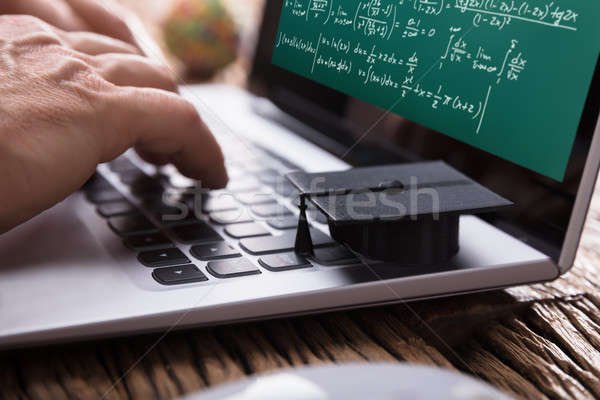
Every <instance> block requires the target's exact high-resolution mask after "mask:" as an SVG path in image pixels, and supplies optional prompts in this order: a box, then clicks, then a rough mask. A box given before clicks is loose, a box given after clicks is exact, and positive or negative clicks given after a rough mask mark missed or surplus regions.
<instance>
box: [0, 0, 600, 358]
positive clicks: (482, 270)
mask: <svg viewBox="0 0 600 400" xmlns="http://www.w3.org/2000/svg"><path fill="white" fill-rule="evenodd" d="M333 3H337V2H333V1H332V2H329V1H327V0H322V1H295V2H290V1H285V2H284V1H282V0H273V1H269V2H267V7H266V9H265V13H264V19H263V23H262V28H261V32H260V35H259V39H258V46H257V49H256V54H255V57H254V65H253V69H252V76H251V85H250V90H247V91H245V90H241V89H239V88H235V87H230V86H224V85H207V86H185V87H182V94H183V95H184V96H185V97H186V98H187V99H189V101H191V102H192V103H193V104H195V105H196V106H197V108H198V111H199V113H200V114H201V115H202V117H203V118H204V119H205V120H206V122H207V124H208V125H209V126H210V127H211V129H212V131H213V132H214V133H215V134H216V135H217V137H218V140H219V141H220V143H221V144H222V146H223V149H224V152H225V155H226V158H227V165H228V169H229V174H230V177H231V182H230V185H229V187H228V188H227V189H226V190H223V191H218V192H212V193H206V192H204V191H202V190H201V188H199V185H198V184H197V183H196V182H192V181H189V180H188V179H186V178H184V177H183V176H181V175H179V174H178V173H177V172H176V171H175V170H173V169H171V168H168V167H166V168H161V169H156V168H155V167H153V166H151V165H148V164H145V163H144V162H142V161H141V160H140V159H139V158H138V157H136V155H135V154H134V153H131V152H130V153H127V154H125V155H123V156H121V157H120V158H118V159H117V160H115V161H113V162H110V163H107V164H105V165H100V166H99V167H98V170H97V173H96V175H95V176H94V177H92V178H91V179H90V181H89V182H88V183H87V184H86V185H85V187H84V188H82V190H80V191H79V192H77V193H75V194H73V195H72V196H71V197H69V198H68V199H66V200H65V201H63V202H62V203H61V204H59V205H57V206H56V207H54V208H52V209H50V210H48V211H47V212H45V213H43V214H42V215H40V216H38V217H36V218H34V219H33V220H31V221H29V222H27V223H26V224H24V225H22V226H20V227H17V228H16V229H14V230H12V231H11V232H9V233H7V234H4V235H2V236H0V265H1V266H0V346H1V347H2V348H8V347H20V346H30V345H37V344H44V343H54V342H63V341H71V340H83V339H90V338H98V337H107V336H117V335H132V334H137V333H142V332H153V331H164V330H167V329H182V328H186V327H200V326H209V325H216V324H226V323H234V322H240V321H249V320H256V319H264V318H279V317H287V316H293V315H299V314H306V313H321V312H327V311H333V310H340V309H349V308H355V307H370V306H375V305H382V304H391V303H397V302H402V301H410V300H418V299H426V298H432V297H441V296H453V295H458V294H461V293H469V292H476V291H485V290H494V289H498V288H504V287H509V286H514V285H524V284H530V283H534V282H544V281H549V280H553V279H556V278H557V277H559V276H560V275H562V274H564V273H566V272H567V271H568V270H569V269H570V268H571V266H572V265H573V261H574V258H575V253H576V250H577V247H578V243H579V240H580V235H581V231H582V227H583V224H584V220H585V217H586V213H587V210H588V207H589V203H590V198H591V195H592V191H593V188H594V184H595V181H596V177H597V172H598V167H599V162H600V142H599V134H598V131H597V120H598V107H599V103H598V94H600V91H599V89H600V88H599V87H598V77H599V75H598V70H597V69H596V61H597V56H598V53H597V50H596V53H595V54H592V55H591V56H590V57H587V58H586V57H584V58H583V59H581V58H578V59H579V60H580V61H578V62H577V63H574V62H570V61H569V60H570V59H571V58H569V57H568V56H566V55H565V56H564V57H561V59H558V58H557V57H551V56H550V55H547V58H545V59H544V58H543V56H544V54H543V53H542V52H540V51H539V49H540V46H542V45H540V43H542V44H544V45H543V46H542V47H543V48H544V49H546V50H548V48H547V46H546V45H545V43H547V42H550V39H551V40H552V43H553V45H552V46H554V47H552V48H553V49H554V53H552V54H555V53H556V51H559V52H561V54H563V53H564V54H568V53H569V52H570V51H579V52H581V53H582V54H583V53H586V51H587V48H586V47H585V45H584V44H581V43H582V40H580V39H579V35H580V34H588V33H589V29H593V25H594V24H595V23H596V22H595V20H594V19H590V18H589V17H588V16H589V15H594V14H592V11H593V10H592V11H590V10H588V8H590V7H595V8H597V6H594V5H592V4H591V3H590V5H589V6H588V5H579V4H578V5H577V7H579V8H582V10H558V11H563V12H562V13H561V12H555V13H546V14H543V13H533V12H532V13H530V14H527V15H525V14H523V15H521V14H519V13H520V11H519V10H516V9H515V10H492V9H477V8H473V7H475V6H473V7H471V6H470V5H466V4H464V5H463V4H462V3H463V2H461V1H458V2H457V5H456V7H449V6H448V7H436V4H438V3H440V2H435V1H427V2H422V1H415V2H394V1H386V0H382V1H378V2H364V1H363V2H358V1H356V2H344V3H343V6H340V5H338V4H333ZM354 3H356V4H354ZM464 3H466V2H464ZM442 4H443V2H442ZM494 4H495V3H494ZM494 4H492V6H493V5H494ZM417 6H419V7H417ZM344 7H345V8H346V9H344ZM584 9H585V10H584ZM551 11H556V10H551ZM567 11H568V12H569V13H567ZM578 11H579V13H577V12H578ZM573 15H576V16H575V17H573ZM567 16H569V17H568V18H567ZM577 16H578V17H577ZM559 17H560V18H559ZM436 18H437V19H436ZM280 22H281V24H280ZM296 22H297V23H296ZM444 27H445V28H446V29H442V28H444ZM459 28H460V29H459ZM345 29H347V31H348V32H351V33H349V34H348V35H347V36H344V35H342V33H344V32H345ZM452 35H454V36H452ZM591 37H596V36H591ZM336 38H337V41H336ZM492 38H497V39H498V40H491V39H492ZM590 41H591V40H589V39H588V42H590ZM483 42H485V46H484V45H483ZM515 42H516V43H515ZM583 42H585V40H584V41H583ZM436 46H437V47H436ZM390 48H393V49H395V50H394V51H393V52H390V54H387V56H386V55H385V52H384V51H383V50H382V51H379V50H381V49H388V50H389V49H390ZM436 48H437V49H438V50H440V51H439V52H435V51H433V50H432V49H436ZM573 49H574V50H573ZM292 52H294V53H292ZM364 52H369V54H366V53H364ZM363 53H364V54H366V57H363V58H360V57H359V56H358V55H360V54H363ZM392 53H394V54H392ZM291 54H294V55H293V56H292V55H291ZM344 54H345V55H344ZM380 54H382V55H380ZM586 54H587V53H586ZM588 55H589V54H588ZM307 56H309V57H310V58H309V60H308V61H307ZM369 56H370V57H369ZM415 56H416V57H415ZM290 57H291V58H290ZM357 60H359V61H357ZM360 60H363V61H360ZM384 60H385V61H384ZM393 60H395V63H396V65H395V68H397V69H396V70H395V71H396V72H394V73H393V74H391V73H388V74H387V75H386V76H384V72H385V71H389V70H388V69H386V68H389V65H390V63H391V62H392V61H393ZM417 60H418V62H419V66H418V67H414V69H413V70H412V73H413V80H412V81H411V80H410V79H408V80H406V78H407V76H408V74H409V72H411V65H410V64H414V62H415V61H417ZM540 60H541V61H544V62H541V61H540ZM344 61H346V63H344ZM350 61H354V62H353V63H352V67H350ZM476 61H477V63H476ZM524 61H525V62H524ZM550 61H551V62H552V63H553V64H552V66H548V65H550V64H548V62H550ZM361 62H364V63H365V64H364V65H361V64H360V63H361ZM386 62H387V64H385V65H384V64H383V63H386ZM502 62H504V63H502ZM367 65H370V66H371V69H369V67H367ZM373 66H374V67H373ZM430 66H432V67H431V68H429V70H427V68H428V67H430ZM502 68H503V69H502ZM540 68H546V71H548V70H552V68H556V69H557V71H562V70H564V69H566V68H568V69H569V71H571V72H570V73H568V74H563V75H560V76H555V78H556V79H558V80H554V81H553V82H554V83H552V82H549V81H548V80H546V79H540V74H539V69H540ZM453 71H454V72H453ZM465 71H466V72H465ZM451 73H454V75H451ZM547 73H549V72H547ZM342 74H345V75H342ZM448 76H455V77H456V78H457V79H455V80H448V79H445V80H444V81H443V85H442V82H441V80H440V79H441V78H440V77H445V78H448ZM358 77H361V78H362V79H363V81H362V82H358V81H357V79H358ZM571 80H572V81H577V82H578V84H576V83H575V82H571ZM488 81H489V84H486V85H480V84H481V82H488ZM582 81H583V83H582ZM357 82H358V83H357ZM556 82H560V83H561V84H560V85H559V84H557V83H556ZM359 83H360V84H359ZM375 84H377V85H379V87H378V88H377V89H375V88H374V86H373V85H375ZM346 85H347V86H346ZM510 85H513V86H510ZM527 85H530V86H531V87H535V88H537V89H535V90H527V91H526V90H523V89H522V88H523V87H528V86H527ZM581 87H584V90H581ZM507 88H508V89H507ZM567 88H569V89H568V90H567ZM577 88H579V89H577ZM507 93H513V94H514V96H512V97H510V96H508V95H507ZM549 93H550V94H551V95H549ZM393 95H395V97H396V98H398V99H399V100H398V102H396V101H394V102H390V104H389V107H387V106H385V105H384V103H386V101H387V99H392V98H393ZM486 95H487V96H486ZM389 96H392V97H389ZM436 96H439V97H440V99H441V101H438V105H439V108H437V111H436V112H440V114H435V115H436V116H435V117H432V115H434V114H432V112H433V111H435V110H436V108H435V107H433V101H434V100H435V99H436ZM444 96H448V97H451V99H452V100H451V101H450V100H446V97H444ZM452 96H453V97H452ZM457 98H458V100H457ZM509 99H510V102H511V104H512V106H511V107H510V108H509V109H504V112H502V109H500V108H499V107H500V106H501V105H502V104H506V103H507V102H508V101H509ZM548 99H559V100H557V101H554V102H548ZM573 99H575V101H573ZM563 100H564V101H563ZM561 101H563V102H562V103H561ZM546 103H548V104H549V105H548V106H545V104H546ZM386 104H387V103H386ZM540 104H544V107H545V108H544V112H540ZM561 104H562V105H561ZM564 104H568V105H569V104H570V105H571V106H573V110H571V109H569V111H568V112H565V111H564V110H565V108H564V107H563V106H564ZM552 107H555V108H552ZM557 110H558V111H557ZM486 111H487V114H486ZM399 115H402V116H404V117H407V118H408V119H411V120H413V121H416V122H419V123H420V125H417V124H415V123H410V122H407V120H404V119H402V118H400V117H399ZM499 116H501V118H500V117H499ZM542 118H543V120H542ZM536 121H540V122H539V124H540V125H539V126H538V122H536ZM557 126H558V127H561V130H560V131H557V129H554V128H553V127H557ZM565 126H566V127H571V128H570V129H564V130H563V129H562V127H565ZM428 128H432V129H428ZM525 128H526V129H527V130H526V131H523V129H525ZM492 134H493V135H496V136H494V137H495V138H496V139H495V140H491V139H490V138H492V136H491V135H492ZM499 134H501V135H502V136H500V137H501V139H498V135H499ZM486 135H488V136H486ZM528 135H531V137H540V135H542V137H544V138H545V139H544V140H540V141H537V142H536V143H532V141H524V142H522V143H521V144H520V145H516V146H514V147H512V150H514V151H515V152H516V153H518V154H516V153H515V154H513V155H511V154H507V153H506V146H504V147H503V145H504V144H506V143H508V142H510V141H511V140H517V139H518V138H519V137H529V136H528ZM557 142H558V143H567V145H563V146H560V148H556V146H555V147H551V143H557ZM517 143H518V142H517ZM526 143H529V144H526ZM549 159H550V160H552V162H550V163H549V162H548V160H549ZM420 160H444V161H445V162H446V163H448V164H450V165H451V166H453V167H454V168H456V169H457V170H459V171H461V172H462V173H464V174H465V175H467V176H469V177H471V178H473V179H474V180H476V181H477V182H479V183H480V184H482V185H484V186H486V187H488V188H490V189H491V190H493V191H495V192H497V193H498V194H500V195H501V196H503V197H505V198H507V199H509V200H511V201H512V202H514V203H515V205H514V206H513V207H512V208H509V209H506V210H503V211H501V212H497V213H491V214H486V215H482V216H480V217H476V216H463V217H461V221H460V250H459V252H458V254H457V255H456V256H455V257H454V258H453V259H452V260H450V261H449V262H447V263H443V265H436V266H425V265H398V264H394V263H389V262H388V263H377V262H365V260H364V259H362V258H361V257H360V256H359V255H357V254H354V253H353V252H351V251H350V250H348V249H347V248H345V247H344V246H342V245H340V244H337V243H335V242H333V241H332V240H331V239H330V238H329V236H328V225H327V220H326V219H324V218H323V216H322V215H320V214H319V212H317V211H315V210H314V209H310V208H309V213H308V218H309V221H310V223H311V225H312V227H313V241H314V242H315V245H316V246H317V250H316V251H318V253H319V257H318V261H316V260H315V259H305V258H303V257H300V256H298V255H296V254H295V253H294V252H293V247H294V238H295V228H296V226H297V220H298V204H297V199H296V195H297V192H296V191H295V189H294V187H293V186H292V185H290V184H289V183H288V182H287V181H286V179H285V177H284V175H285V174H286V173H288V172H291V171H297V170H304V171H308V172H318V171H339V170H345V169H348V168H351V167H353V166H365V165H378V164H385V163H405V162H415V161H420ZM397 240H399V241H400V240H402V238H397ZM432 245H435V244H432Z"/></svg>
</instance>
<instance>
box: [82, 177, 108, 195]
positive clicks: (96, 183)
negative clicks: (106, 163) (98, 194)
mask: <svg viewBox="0 0 600 400" xmlns="http://www.w3.org/2000/svg"><path fill="white" fill-rule="evenodd" d="M82 189H83V190H84V191H86V192H94V191H98V190H108V189H114V186H113V185H112V183H110V182H109V181H107V180H106V179H104V177H103V176H102V175H100V174H99V173H94V175H92V176H91V177H90V179H88V181H87V182H86V183H85V184H84V185H83V186H82Z"/></svg>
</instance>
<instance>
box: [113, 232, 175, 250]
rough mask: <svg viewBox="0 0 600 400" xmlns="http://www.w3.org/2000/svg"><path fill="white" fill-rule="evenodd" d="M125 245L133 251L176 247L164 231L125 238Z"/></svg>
mask: <svg viewBox="0 0 600 400" xmlns="http://www.w3.org/2000/svg"><path fill="white" fill-rule="evenodd" d="M123 243H125V246H127V247H128V248H129V249H131V250H133V251H147V250H158V249H168V248H170V247H174V245H173V242H171V240H169V238H168V237H166V236H165V235H163V234H162V233H152V234H150V235H138V236H130V237H128V238H125V239H124V240H123Z"/></svg>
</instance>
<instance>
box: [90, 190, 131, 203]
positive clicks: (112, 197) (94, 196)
mask: <svg viewBox="0 0 600 400" xmlns="http://www.w3.org/2000/svg"><path fill="white" fill-rule="evenodd" d="M86 196H87V199H88V200H89V201H91V202H92V203H94V204H102V203H109V202H113V201H125V200H126V199H125V197H124V196H123V195H122V194H121V193H120V192H119V191H118V190H116V189H108V190H102V189H100V190H94V191H89V192H87V194H86Z"/></svg>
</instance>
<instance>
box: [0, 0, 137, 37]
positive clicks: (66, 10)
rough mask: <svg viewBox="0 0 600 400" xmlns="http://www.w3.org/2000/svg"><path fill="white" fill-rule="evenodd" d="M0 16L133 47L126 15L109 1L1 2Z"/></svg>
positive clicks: (124, 10)
mask: <svg viewBox="0 0 600 400" xmlns="http://www.w3.org/2000/svg"><path fill="white" fill-rule="evenodd" d="M0 14H23V15H32V16H34V17H38V18H40V19H42V20H44V21H46V22H47V23H49V24H50V25H53V26H55V27H57V28H60V29H63V30H66V31H89V32H95V33H100V34H102V35H106V36H110V37H113V38H115V39H119V40H123V41H125V42H128V43H130V44H134V45H135V44H136V41H135V38H134V35H133V33H132V32H131V30H130V28H129V26H128V25H127V23H126V22H125V19H124V16H125V15H128V11H127V10H126V9H125V8H124V7H121V6H120V5H119V4H117V3H116V2H113V1H112V0H2V1H0Z"/></svg>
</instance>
